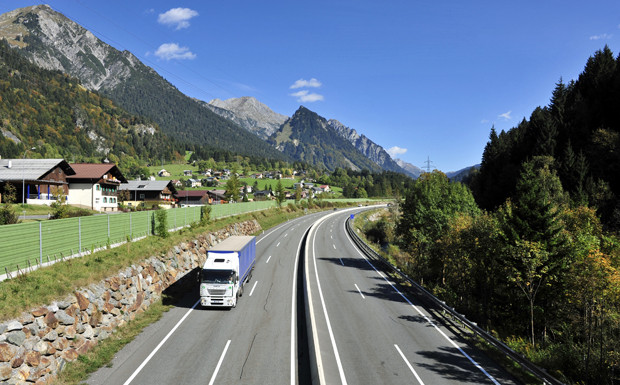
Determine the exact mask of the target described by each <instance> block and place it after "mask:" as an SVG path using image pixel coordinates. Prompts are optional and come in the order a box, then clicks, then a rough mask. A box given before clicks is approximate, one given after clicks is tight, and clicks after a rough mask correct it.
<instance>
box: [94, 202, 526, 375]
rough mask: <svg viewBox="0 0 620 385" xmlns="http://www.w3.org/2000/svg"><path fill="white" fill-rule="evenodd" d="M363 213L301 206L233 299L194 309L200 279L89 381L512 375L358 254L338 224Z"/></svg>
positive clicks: (272, 235)
mask: <svg viewBox="0 0 620 385" xmlns="http://www.w3.org/2000/svg"><path fill="white" fill-rule="evenodd" d="M359 210H361V209H359V208H356V209H354V210H338V211H333V212H332V211H329V212H323V213H319V214H312V215H307V216H304V217H301V218H298V219H295V220H291V221H289V222H286V223H283V224H281V225H279V226H277V227H275V228H273V229H271V230H269V231H267V232H265V233H264V234H262V235H260V236H259V237H257V262H256V267H255V270H254V273H253V276H252V278H251V280H250V281H249V282H248V283H247V284H246V286H245V289H244V294H243V296H242V297H241V298H240V301H239V304H238V306H237V307H236V308H234V309H231V310H219V309H202V308H201V307H200V305H199V304H198V300H199V295H198V290H197V289H198V285H196V288H195V290H193V291H192V292H190V293H188V294H187V295H186V296H185V297H184V298H183V299H182V301H181V302H180V303H179V304H177V306H175V307H174V308H173V309H171V310H170V311H169V312H167V313H165V314H164V316H163V317H162V319H161V320H160V321H158V322H156V323H154V324H152V325H150V326H148V327H147V328H145V330H144V331H143V332H142V333H141V334H140V335H139V336H138V337H136V339H135V340H134V341H132V342H131V343H129V344H128V345H127V346H126V347H125V348H124V349H123V350H121V351H120V352H119V353H117V355H116V356H115V358H114V360H113V361H112V364H111V365H110V366H109V367H104V368H101V369H100V370H98V371H97V372H95V373H94V374H93V375H91V376H90V378H89V379H88V381H87V383H88V384H91V385H98V384H124V385H129V384H149V385H150V384H174V383H179V384H309V383H311V380H313V383H319V381H320V383H322V384H457V383H459V384H461V383H467V384H493V383H501V384H513V383H516V382H514V381H513V380H511V379H510V377H509V376H508V375H506V374H505V373H504V372H503V370H501V369H499V368H498V367H496V366H494V365H493V363H492V362H489V360H487V359H486V358H485V357H484V356H483V355H481V354H480V353H478V352H476V351H475V350H473V349H471V348H469V347H467V346H466V345H464V344H462V343H461V342H459V341H458V339H457V338H456V337H455V336H454V335H453V334H452V333H450V331H449V330H447V329H446V328H444V327H443V326H441V325H440V324H437V323H436V322H435V321H434V320H433V319H432V318H431V317H430V315H428V314H427V313H426V311H425V310H424V309H423V308H422V307H421V306H418V304H417V303H416V302H415V300H414V299H411V298H406V296H404V295H402V294H399V291H398V289H397V288H396V286H392V284H391V283H390V282H389V281H388V280H386V279H385V275H384V274H383V273H381V272H379V271H375V269H374V268H373V266H372V265H371V264H370V263H369V262H367V261H366V260H365V258H364V257H363V256H362V254H360V253H359V252H358V251H357V249H356V248H355V247H354V246H353V244H352V243H351V241H350V240H349V238H348V235H347V234H346V232H345V229H344V222H345V220H346V218H347V217H348V216H349V214H350V213H353V212H357V211H359ZM317 221H318V222H317ZM315 223H316V224H315ZM313 224H315V225H314V227H313V228H312V230H311V231H310V232H309V233H308V234H309V238H308V240H307V242H306V243H305V246H304V244H303V243H302V240H303V238H304V235H305V234H306V232H307V231H308V229H309V228H310V227H311V226H312V225H313ZM302 246H303V250H305V253H306V258H305V260H303V261H302V262H304V263H301V264H299V263H298V262H299V259H298V258H299V255H300V253H299V251H301V249H302ZM298 267H299V268H301V269H302V270H300V271H298ZM302 273H303V275H301V274H302ZM298 275H299V282H298V280H297V278H298ZM298 284H299V285H301V286H300V287H299V294H301V296H298V295H297V294H296V293H297V288H298V286H297V285H298ZM304 287H305V288H306V290H307V291H306V293H307V295H308V299H309V302H308V303H307V304H306V305H307V306H308V307H306V308H305V310H306V311H307V313H308V314H309V315H310V317H309V318H306V317H305V315H304V312H303V310H304V304H303V302H304V297H303V294H304V290H303V288H304ZM298 305H299V306H298ZM300 309H301V313H300V314H301V316H298V311H299V310H300ZM300 317H301V318H303V319H302V320H299V319H298V318H300ZM306 319H309V320H310V321H309V322H308V323H306ZM306 328H309V330H310V333H309V334H308V335H309V336H308V337H307V338H305V335H304V332H305V331H306ZM307 344H309V346H308V345H307Z"/></svg>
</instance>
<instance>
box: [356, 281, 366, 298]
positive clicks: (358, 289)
mask: <svg viewBox="0 0 620 385" xmlns="http://www.w3.org/2000/svg"><path fill="white" fill-rule="evenodd" d="M354 285H355V288H356V289H357V291H358V292H359V293H360V295H361V296H362V299H366V297H364V294H362V291H361V290H360V288H359V287H358V286H357V283H354Z"/></svg>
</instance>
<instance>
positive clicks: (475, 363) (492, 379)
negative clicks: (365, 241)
mask: <svg viewBox="0 0 620 385" xmlns="http://www.w3.org/2000/svg"><path fill="white" fill-rule="evenodd" d="M345 226H346V223H345ZM345 233H346V229H345ZM347 238H348V239H349V242H351V245H353V247H354V248H355V250H357V253H358V254H359V255H361V256H362V258H364V260H365V261H366V263H368V264H369V265H370V267H372V268H373V269H374V270H375V271H376V272H377V274H379V276H381V278H383V279H384V280H385V282H387V283H388V284H389V285H390V286H392V289H394V291H395V292H396V293H398V295H400V296H401V297H402V298H403V299H404V300H405V301H407V303H408V304H409V305H410V306H411V307H413V308H414V309H415V311H417V312H418V314H420V315H421V316H422V317H424V319H425V320H426V321H427V322H428V323H429V324H430V325H431V326H433V327H434V328H435V330H437V331H438V332H439V334H441V335H442V336H443V337H444V338H445V339H446V340H448V342H450V344H451V345H452V346H454V347H455V348H457V349H458V351H459V352H461V354H462V355H463V356H465V358H467V359H468V360H469V362H471V363H472V364H473V365H474V366H475V367H476V368H478V370H480V371H481V372H482V373H484V375H485V376H487V378H488V379H489V380H491V381H492V382H493V383H494V384H495V385H500V383H499V382H497V380H496V379H495V378H494V377H493V376H492V375H491V374H489V372H487V371H486V370H485V369H484V368H483V367H482V366H480V364H479V363H478V362H476V360H474V359H473V358H472V357H471V356H470V355H469V354H467V353H466V352H465V351H464V350H463V349H462V348H461V347H460V346H458V345H457V344H456V342H454V341H453V340H452V338H450V337H448V336H447V335H446V333H444V332H443V331H442V330H441V329H440V328H439V327H438V326H437V325H435V323H434V322H432V321H431V320H430V319H429V318H428V317H427V316H426V315H425V314H424V313H422V312H421V311H420V309H419V308H418V307H417V306H416V305H414V304H413V303H411V301H409V298H407V297H405V295H404V294H403V293H401V292H400V290H398V289H397V288H396V287H395V286H394V285H393V284H392V282H390V281H389V280H388V279H387V278H386V277H385V275H383V273H382V272H380V271H379V270H377V268H376V267H375V266H374V265H373V264H372V263H371V262H370V261H369V260H368V258H366V256H365V255H364V254H363V253H362V252H361V251H360V250H359V249H358V248H357V246H355V244H354V243H353V240H352V239H351V237H350V236H349V235H348V233H347Z"/></svg>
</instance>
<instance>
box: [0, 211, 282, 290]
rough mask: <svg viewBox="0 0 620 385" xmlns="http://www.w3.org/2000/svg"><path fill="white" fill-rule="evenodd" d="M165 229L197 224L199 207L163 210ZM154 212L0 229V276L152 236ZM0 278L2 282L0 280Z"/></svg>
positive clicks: (218, 213) (213, 213)
mask: <svg viewBox="0 0 620 385" xmlns="http://www.w3.org/2000/svg"><path fill="white" fill-rule="evenodd" d="M275 204H276V203H275V201H257V202H244V203H235V204H225V205H213V206H211V218H213V219H216V218H222V217H226V216H231V215H237V214H242V213H246V212H250V211H257V210H265V209H268V208H270V207H274V206H275ZM166 214H167V228H168V230H176V229H179V228H182V227H185V226H188V225H189V224H191V223H192V222H197V221H199V220H200V206H192V207H182V208H175V209H170V210H166ZM154 215H155V211H136V212H131V213H119V214H108V215H94V216H89V217H79V218H68V219H58V220H53V221H42V222H31V223H18V224H14V225H5V226H1V227H0V274H2V273H7V274H6V275H8V274H9V273H11V272H15V271H18V270H28V269H29V268H30V267H32V266H36V265H44V264H47V263H48V262H50V263H51V262H54V261H56V260H58V259H62V258H66V257H71V256H77V255H82V254H83V253H87V252H91V251H96V250H99V249H101V248H104V247H108V246H116V245H118V244H120V243H123V242H127V241H132V240H135V239H139V238H143V237H147V236H149V235H151V234H152V233H153V223H154V218H153V217H154ZM0 280H1V278H0Z"/></svg>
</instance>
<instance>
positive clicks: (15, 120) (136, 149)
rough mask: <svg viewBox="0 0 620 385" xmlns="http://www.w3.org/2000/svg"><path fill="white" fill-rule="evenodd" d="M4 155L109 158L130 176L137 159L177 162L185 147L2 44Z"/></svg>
mask: <svg viewBox="0 0 620 385" xmlns="http://www.w3.org/2000/svg"><path fill="white" fill-rule="evenodd" d="M0 114H1V117H2V121H1V124H0V130H1V133H2V135H0V155H2V157H4V158H11V157H13V158H17V157H21V156H22V154H23V153H24V151H25V150H26V149H30V148H32V147H36V148H35V150H33V151H31V152H30V155H29V156H33V154H39V156H40V157H44V158H65V159H67V160H69V161H76V162H77V161H95V162H99V161H101V160H102V159H103V158H105V157H106V156H107V157H108V158H109V159H110V160H111V161H113V162H116V163H119V166H120V167H122V168H123V171H124V172H126V173H127V174H128V176H130V175H132V174H137V175H139V174H140V172H141V170H140V165H139V162H138V160H145V161H146V160H149V159H161V158H162V157H163V158H166V159H173V158H175V157H177V156H178V153H176V151H178V150H179V148H180V147H181V146H180V144H178V143H177V142H176V141H174V140H170V139H169V138H166V137H165V135H163V134H161V132H160V130H159V128H158V127H157V125H155V124H154V123H153V122H152V121H150V120H148V119H145V118H141V117H137V116H135V115H131V114H129V113H127V112H126V111H124V110H123V109H121V108H118V107H117V106H115V105H114V103H112V101H111V100H109V99H107V98H104V97H102V96H101V95H99V94H98V93H95V92H90V91H87V90H86V89H85V88H84V87H82V86H81V85H80V83H79V82H78V81H77V80H76V79H73V78H71V77H69V76H67V75H64V74H62V73H60V72H55V71H47V70H43V69H40V68H39V67H37V66H35V65H33V64H31V63H30V62H29V61H27V60H26V59H24V58H23V57H22V56H21V55H19V54H18V53H17V52H15V50H13V49H11V48H10V47H9V46H8V45H7V43H6V42H5V41H0Z"/></svg>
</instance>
